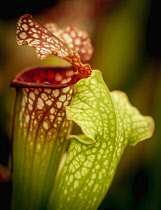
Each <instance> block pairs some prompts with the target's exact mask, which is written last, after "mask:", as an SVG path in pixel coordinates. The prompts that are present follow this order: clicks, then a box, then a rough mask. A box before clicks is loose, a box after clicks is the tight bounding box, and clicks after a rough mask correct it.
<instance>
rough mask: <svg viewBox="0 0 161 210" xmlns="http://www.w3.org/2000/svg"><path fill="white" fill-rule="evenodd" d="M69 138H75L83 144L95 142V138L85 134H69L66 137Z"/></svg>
mask: <svg viewBox="0 0 161 210" xmlns="http://www.w3.org/2000/svg"><path fill="white" fill-rule="evenodd" d="M68 138H69V139H76V140H77V141H79V142H81V143H83V144H93V143H96V141H95V139H91V138H87V137H86V136H85V135H83V134H79V135H69V137H68Z"/></svg>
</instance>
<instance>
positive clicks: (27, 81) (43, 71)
mask: <svg viewBox="0 0 161 210" xmlns="http://www.w3.org/2000/svg"><path fill="white" fill-rule="evenodd" d="M79 79H80V77H79V76H78V75H77V74H76V73H75V72H74V70H73V69H72V67H71V66H70V67H51V66H47V67H46V66H41V67H33V68H28V69H25V70H23V71H21V72H20V73H19V74H17V76H16V77H15V78H14V79H13V80H12V82H11V87H30V88H32V87H40V88H43V87H44V88H52V89H59V88H64V87H67V86H70V85H73V84H75V83H76V82H77V81H78V80H79Z"/></svg>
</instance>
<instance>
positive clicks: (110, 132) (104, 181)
mask: <svg viewBox="0 0 161 210" xmlns="http://www.w3.org/2000/svg"><path fill="white" fill-rule="evenodd" d="M67 117H68V119H69V120H73V121H75V122H76V123H77V124H78V125H79V126H80V127H81V129H82V131H83V133H84V134H85V136H86V137H85V136H84V137H83V141H85V144H84V143H83V142H82V143H81V141H80V140H79V141H77V140H76V138H74V139H73V140H72V142H71V144H70V148H69V151H68V156H67V160H66V163H65V166H64V168H63V171H62V174H61V176H60V180H59V183H58V186H57V189H56V191H55V195H54V199H53V200H51V201H50V207H49V209H63V210H67V209H70V210H72V209H73V210H74V209H80V210H81V209H83V210H85V209H92V210H94V209H97V208H98V206H99V205H100V203H101V201H102V200H103V198H104V196H105V195H106V193H107V191H108V189H109V187H110V185H111V182H112V179H113V177H114V174H115V170H116V167H117V165H118V162H119V160H120V158H121V155H122V153H123V150H124V148H125V146H126V145H128V144H136V143H137V142H138V141H140V140H143V138H148V137H150V135H151V134H152V131H153V127H154V124H153V121H152V119H151V118H147V117H143V116H142V115H140V114H139V112H138V111H137V110H136V109H135V108H134V107H132V106H131V105H130V103H129V102H128V100H127V97H126V95H125V94H124V93H122V92H119V91H114V92H112V93H110V92H109V90H108V88H107V86H106V85H105V83H104V81H103V79H102V76H101V74H100V72H99V71H93V73H92V75H91V77H90V78H88V79H84V80H80V81H79V82H78V83H77V85H76V95H75V97H74V99H73V100H72V102H71V104H70V106H69V107H67ZM140 126H142V129H141V130H140V129H139V128H140ZM135 131H136V132H137V133H135ZM144 131H145V132H144ZM79 138H80V136H79ZM89 138H90V139H93V140H95V141H96V143H93V144H90V145H87V144H86V142H88V139H89Z"/></svg>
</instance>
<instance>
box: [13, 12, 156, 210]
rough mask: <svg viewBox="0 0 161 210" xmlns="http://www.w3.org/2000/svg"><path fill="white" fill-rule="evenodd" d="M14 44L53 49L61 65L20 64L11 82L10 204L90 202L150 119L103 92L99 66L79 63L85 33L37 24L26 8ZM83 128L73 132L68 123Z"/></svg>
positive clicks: (91, 205) (147, 132)
mask: <svg viewBox="0 0 161 210" xmlns="http://www.w3.org/2000/svg"><path fill="white" fill-rule="evenodd" d="M16 37H17V43H18V45H23V44H27V45H28V46H31V47H34V48H36V54H37V56H38V58H40V59H45V58H46V57H47V56H49V55H55V56H58V57H59V58H62V59H64V60H66V61H67V62H69V64H70V65H69V66H67V67H59V66H58V67H55V66H53V67H52V66H36V67H31V68H27V69H25V70H23V71H21V72H20V73H18V75H17V76H16V77H15V78H14V79H13V80H12V82H11V86H12V87H15V88H16V100H15V108H14V116H13V118H14V120H13V138H12V142H13V150H12V170H13V173H12V176H13V178H12V180H13V190H12V191H13V193H12V209H14V210H17V209H21V210H25V209H26V210H27V209H34V210H36V209H37V210H39V209H49V210H54V209H63V210H66V209H70V210H71V209H73V210H74V209H82V210H85V209H92V210H93V209H97V208H98V206H99V205H100V203H101V202H102V200H103V198H104V197H105V195H106V193H107V191H108V189H109V187H110V184H111V182H112V180H113V177H114V174H115V171H116V168H117V165H118V162H119V160H120V158H121V156H122V153H123V151H124V148H125V147H126V146H127V145H135V144H136V143H138V142H139V141H142V140H144V139H147V138H150V137H151V135H152V133H153V130H154V122H153V119H152V118H151V117H149V116H143V115H141V114H140V113H139V111H138V110H137V109H136V108H135V107H133V106H132V105H131V104H130V102H129V101H128V98H127V96H126V94H125V93H123V92H121V91H112V92H110V91H109V90H108V88H107V86H106V84H105V83H104V81H103V78H102V75H101V72H100V71H98V70H92V69H91V67H90V65H89V64H87V63H86V62H87V61H88V60H89V59H90V58H91V56H92V53H93V47H92V45H91V42H90V37H89V35H88V34H87V33H86V32H84V31H80V30H78V29H77V28H76V27H74V26H67V27H65V28H64V29H59V28H58V27H57V25H56V24H54V23H47V24H46V25H42V24H40V23H39V22H37V21H36V20H34V19H33V18H32V16H31V15H28V14H27V15H23V16H21V17H20V19H19V20H18V23H17V30H16ZM73 122H75V123H77V124H78V125H79V126H80V128H81V130H82V134H80V135H72V132H71V130H72V123H73Z"/></svg>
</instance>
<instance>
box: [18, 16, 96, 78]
mask: <svg viewBox="0 0 161 210" xmlns="http://www.w3.org/2000/svg"><path fill="white" fill-rule="evenodd" d="M58 36H59V38H58ZM16 39H17V44H18V45H23V44H28V45H29V46H31V47H34V48H36V54H37V57H38V58H40V59H45V58H46V57H47V56H48V55H51V54H53V55H56V56H58V57H60V58H63V59H65V60H67V61H68V62H69V63H71V64H72V66H73V70H74V71H75V73H76V74H78V75H79V77H80V79H82V78H87V77H89V76H90V75H91V71H92V70H91V67H90V65H89V64H82V63H81V59H82V61H86V60H89V59H90V58H91V56H92V53H93V47H92V45H91V43H90V38H89V35H88V34H87V33H86V32H84V31H80V30H78V29H77V28H76V27H73V26H67V27H66V28H65V29H63V30H59V29H58V28H57V26H56V25H55V24H51V23H49V24H46V25H45V26H44V25H42V24H40V23H38V22H37V21H36V20H34V19H33V18H32V16H31V15H29V14H26V15H22V16H21V17H20V18H19V20H18V23H17V30H16ZM80 57H81V58H80Z"/></svg>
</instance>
